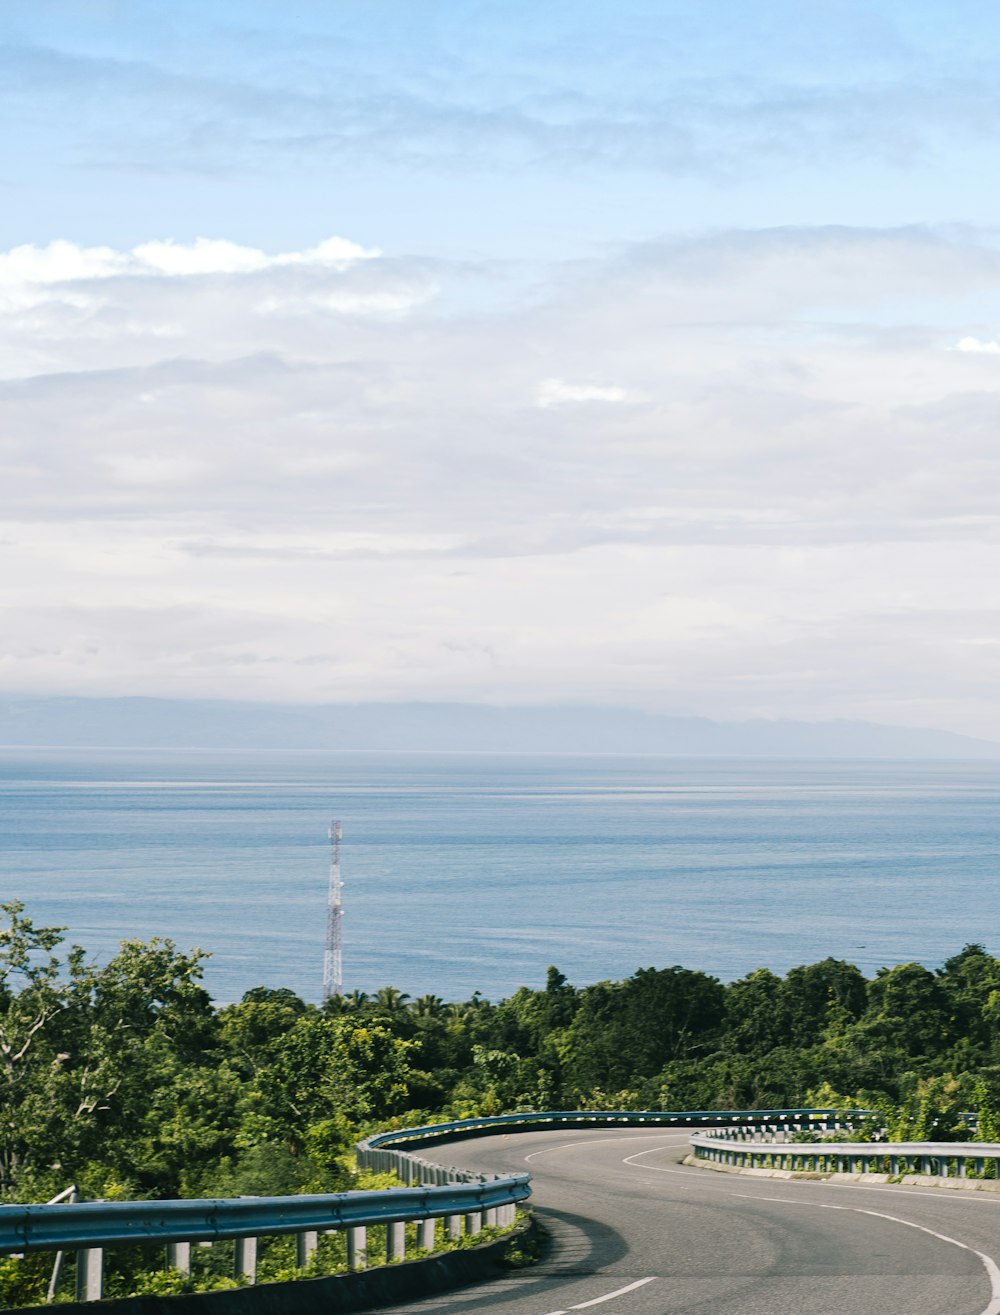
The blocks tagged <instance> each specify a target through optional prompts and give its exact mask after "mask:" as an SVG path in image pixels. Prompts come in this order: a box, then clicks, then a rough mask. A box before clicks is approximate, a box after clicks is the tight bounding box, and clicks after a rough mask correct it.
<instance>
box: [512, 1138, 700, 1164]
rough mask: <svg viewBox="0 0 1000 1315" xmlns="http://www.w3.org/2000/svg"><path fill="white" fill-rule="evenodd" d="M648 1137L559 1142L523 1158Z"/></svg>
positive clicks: (670, 1143) (671, 1144)
mask: <svg viewBox="0 0 1000 1315" xmlns="http://www.w3.org/2000/svg"><path fill="white" fill-rule="evenodd" d="M652 1135H653V1136H657V1135H659V1136H661V1137H662V1136H663V1133H662V1132H661V1133H659V1134H656V1133H653V1134H652ZM648 1136H649V1134H647V1136H646V1137H589V1138H588V1139H587V1140H586V1141H568V1142H561V1143H560V1144H559V1145H558V1146H543V1147H542V1149H541V1150H540V1151H532V1152H531V1154H530V1155H526V1156H525V1157H524V1158H525V1160H535V1159H537V1158H538V1156H539V1155H548V1153H549V1152H550V1151H568V1150H570V1149H571V1148H572V1147H574V1146H600V1145H601V1143H602V1142H609V1141H617V1142H623V1141H647V1140H648ZM680 1140H681V1141H682V1142H683V1141H684V1140H685V1138H684V1137H683V1136H682V1137H681V1138H680ZM667 1145H668V1146H676V1145H677V1142H676V1141H674V1142H668V1143H667ZM653 1149H654V1150H663V1147H662V1146H656V1147H654V1148H653Z"/></svg>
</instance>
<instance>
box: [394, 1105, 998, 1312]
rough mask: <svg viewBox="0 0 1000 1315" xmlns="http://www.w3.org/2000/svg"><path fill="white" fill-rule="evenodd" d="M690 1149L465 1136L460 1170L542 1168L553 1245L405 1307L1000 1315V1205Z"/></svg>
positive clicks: (618, 1137)
mask: <svg viewBox="0 0 1000 1315" xmlns="http://www.w3.org/2000/svg"><path fill="white" fill-rule="evenodd" d="M438 1145H439V1146H440V1144H438ZM687 1149H688V1145H687V1133H685V1132H680V1131H677V1132H674V1131H669V1132H663V1131H659V1132H658V1131H655V1130H652V1129H648V1130H646V1129H643V1130H640V1129H621V1130H615V1131H610V1130H607V1129H596V1128H595V1129H592V1130H589V1129H588V1130H584V1131H577V1132H573V1131H567V1130H563V1131H561V1132H555V1131H546V1132H528V1133H512V1134H508V1135H496V1136H490V1137H480V1138H462V1139H459V1138H456V1139H454V1140H452V1141H450V1142H449V1144H448V1152H447V1159H448V1161H449V1162H450V1163H453V1164H460V1165H462V1166H463V1167H468V1168H470V1169H479V1170H482V1171H487V1172H496V1173H502V1172H511V1173H517V1172H523V1171H524V1170H525V1169H527V1170H529V1171H530V1172H531V1174H532V1178H533V1186H534V1193H533V1204H534V1206H535V1208H536V1210H537V1213H538V1216H539V1218H540V1220H541V1221H542V1223H543V1224H544V1225H545V1227H546V1228H547V1229H548V1230H549V1232H550V1233H551V1235H552V1245H551V1247H550V1250H549V1252H548V1255H547V1257H546V1259H545V1260H544V1261H543V1262H542V1263H541V1264H539V1265H536V1266H533V1267H532V1268H529V1269H524V1270H515V1271H512V1272H511V1274H510V1276H509V1277H503V1278H500V1279H498V1280H496V1281H493V1282H490V1283H487V1284H482V1285H479V1286H477V1287H474V1288H463V1289H461V1290H459V1291H454V1292H450V1293H446V1294H444V1295H442V1296H439V1297H432V1298H425V1299H423V1300H421V1301H418V1302H413V1303H411V1304H408V1305H404V1306H394V1307H392V1310H393V1311H394V1312H396V1313H397V1315H402V1313H403V1312H413V1313H414V1315H417V1312H419V1315H462V1313H463V1312H465V1311H477V1312H479V1311H482V1312H494V1313H495V1315H570V1313H571V1312H572V1313H573V1315H576V1312H584V1315H681V1313H682V1312H683V1313H684V1315H1000V1196H997V1197H993V1196H987V1195H985V1194H982V1195H980V1194H977V1193H964V1192H960V1191H948V1190H944V1189H942V1190H936V1189H934V1188H917V1187H893V1186H864V1185H860V1184H839V1183H836V1184H835V1183H829V1182H822V1181H801V1180H788V1179H776V1178H757V1177H754V1176H752V1175H748V1174H725V1173H717V1172H713V1171H711V1170H706V1169H693V1168H690V1167H687V1166H685V1165H683V1164H682V1163H681V1161H682V1159H683V1157H684V1156H685V1154H686V1153H687ZM434 1155H435V1158H440V1151H439V1150H438V1148H437V1147H436V1148H435V1152H434Z"/></svg>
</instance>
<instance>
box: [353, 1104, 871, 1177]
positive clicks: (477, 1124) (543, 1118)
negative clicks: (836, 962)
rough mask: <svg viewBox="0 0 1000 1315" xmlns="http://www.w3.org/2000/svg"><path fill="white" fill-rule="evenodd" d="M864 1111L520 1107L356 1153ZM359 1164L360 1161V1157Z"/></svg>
mask: <svg viewBox="0 0 1000 1315" xmlns="http://www.w3.org/2000/svg"><path fill="white" fill-rule="evenodd" d="M867 1113H868V1111H867V1110H846V1111H845V1110H833V1109H788V1110H522V1111H519V1112H518V1113H516V1114H491V1115H485V1116H483V1117H481V1118H475V1119H456V1120H454V1121H453V1122H451V1123H430V1124H426V1125H424V1126H423V1127H419V1128H399V1129H396V1130H394V1131H392V1132H380V1133H376V1134H375V1135H374V1136H372V1137H367V1138H366V1139H365V1140H364V1141H362V1142H359V1144H358V1150H359V1152H362V1153H366V1152H368V1151H372V1150H378V1149H381V1148H386V1147H393V1148H398V1147H400V1146H405V1145H406V1144H407V1143H411V1142H418V1141H420V1142H427V1141H431V1142H433V1141H436V1140H438V1139H440V1138H444V1137H459V1136H462V1135H463V1134H467V1133H470V1132H477V1131H488V1130H489V1129H490V1128H498V1129H504V1128H512V1129H514V1130H516V1131H527V1130H528V1129H530V1128H546V1127H552V1126H554V1125H559V1124H564V1125H569V1126H572V1127H578V1128H579V1127H586V1126H587V1125H588V1124H590V1125H593V1126H603V1125H604V1124H608V1123H620V1124H624V1125H626V1126H628V1127H637V1126H638V1127H642V1126H645V1125H647V1124H652V1125H654V1126H655V1125H657V1124H659V1125H666V1126H669V1127H695V1126H703V1127H705V1126H707V1127H720V1126H723V1125H726V1124H730V1125H735V1126H741V1127H743V1126H749V1125H760V1124H763V1125H774V1127H776V1128H780V1127H783V1126H785V1125H788V1126H790V1127H796V1128H797V1127H800V1126H801V1125H802V1124H803V1123H809V1124H813V1125H814V1126H817V1125H818V1126H823V1125H827V1126H830V1127H838V1128H839V1127H841V1126H845V1127H846V1126H847V1125H848V1124H849V1123H850V1122H851V1121H852V1120H854V1119H859V1118H863V1117H865V1116H866V1115H867ZM358 1163H359V1164H360V1163H362V1161H361V1160H359V1161H358ZM386 1163H388V1162H386ZM365 1165H366V1167H371V1168H375V1167H377V1166H376V1163H375V1162H374V1161H370V1162H369V1161H367V1160H366V1161H365Z"/></svg>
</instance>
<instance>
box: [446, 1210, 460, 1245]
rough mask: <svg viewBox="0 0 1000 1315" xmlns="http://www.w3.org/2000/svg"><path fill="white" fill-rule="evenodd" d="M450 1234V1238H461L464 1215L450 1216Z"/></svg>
mask: <svg viewBox="0 0 1000 1315" xmlns="http://www.w3.org/2000/svg"><path fill="white" fill-rule="evenodd" d="M448 1236H449V1237H450V1238H452V1239H453V1240H455V1239H457V1238H460V1237H461V1236H462V1216H461V1215H449V1216H448Z"/></svg>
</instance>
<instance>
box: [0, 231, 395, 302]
mask: <svg viewBox="0 0 1000 1315" xmlns="http://www.w3.org/2000/svg"><path fill="white" fill-rule="evenodd" d="M380 254H381V253H380V252H379V251H378V250H376V249H375V248H368V247H363V246H360V245H359V244H358V243H356V242H350V241H348V240H347V239H346V238H342V237H330V238H326V239H325V240H324V241H322V242H319V243H317V245H316V246H314V247H309V248H307V249H306V250H304V251H283V252H279V253H278V254H276V255H268V254H267V253H266V252H264V251H261V250H259V249H258V248H256V247H248V246H242V245H240V244H239V243H237V242H229V241H226V240H224V239H211V238H205V237H199V238H196V239H195V240H194V241H193V242H187V243H185V242H175V241H174V240H173V239H169V238H168V239H165V240H157V241H152V242H143V243H140V244H139V245H138V246H135V247H133V248H132V249H131V250H129V251H116V250H115V249H114V248H112V247H103V246H102V247H82V246H78V245H77V244H76V243H75V242H68V241H66V240H64V239H58V240H56V241H54V242H50V243H49V244H48V245H47V246H41V247H40V246H33V245H30V244H26V245H22V246H17V247H12V248H11V249H10V250H9V251H4V252H0V309H5V310H24V309H30V308H31V307H34V306H41V305H44V304H45V303H46V302H63V303H65V304H67V305H70V306H76V307H78V308H82V309H94V308H97V307H99V306H101V305H104V304H107V296H108V294H107V293H106V292H105V293H101V294H98V293H96V291H95V290H94V289H93V287H92V285H93V284H94V283H95V282H97V283H101V282H104V281H111V280H115V279H123V278H154V279H158V278H169V279H177V278H180V279H190V278H193V277H198V276H205V275H212V274H220V275H222V274H232V275H239V274H258V273H261V272H264V271H267V270H290V269H296V270H302V271H304V272H306V273H308V272H309V271H310V270H311V271H314V272H316V273H321V272H325V271H334V272H338V271H344V270H347V269H349V268H350V266H351V265H352V264H354V263H355V262H357V261H362V260H374V259H376V258H377V257H378V256H379V255H380ZM80 285H87V286H86V287H81V286H80Z"/></svg>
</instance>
